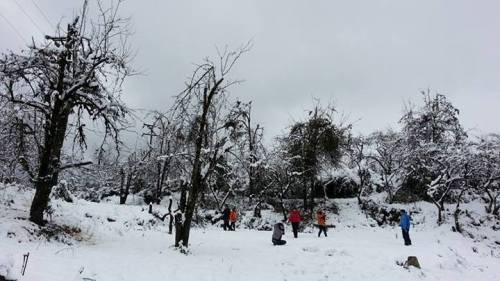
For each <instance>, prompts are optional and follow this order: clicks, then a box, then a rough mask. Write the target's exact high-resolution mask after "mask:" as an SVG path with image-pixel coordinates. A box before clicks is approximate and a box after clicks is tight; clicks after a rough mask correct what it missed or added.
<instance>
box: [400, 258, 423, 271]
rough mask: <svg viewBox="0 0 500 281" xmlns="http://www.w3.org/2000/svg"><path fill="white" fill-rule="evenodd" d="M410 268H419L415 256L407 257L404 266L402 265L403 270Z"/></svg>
mask: <svg viewBox="0 0 500 281" xmlns="http://www.w3.org/2000/svg"><path fill="white" fill-rule="evenodd" d="M410 266H414V267H416V268H419V269H420V268H421V267H420V263H419V262H418V259H417V257H415V256H409V257H408V259H407V260H406V262H405V264H404V267H405V268H408V267H410Z"/></svg>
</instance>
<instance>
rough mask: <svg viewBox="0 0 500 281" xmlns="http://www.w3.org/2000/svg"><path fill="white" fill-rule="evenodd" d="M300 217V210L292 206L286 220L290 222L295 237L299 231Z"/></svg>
mask: <svg viewBox="0 0 500 281" xmlns="http://www.w3.org/2000/svg"><path fill="white" fill-rule="evenodd" d="M301 220H302V218H301V217H300V211H299V210H297V208H296V207H293V208H292V209H291V210H290V212H289V215H288V221H289V222H290V223H292V230H293V237H295V238H297V236H298V232H299V224H300V221H301Z"/></svg>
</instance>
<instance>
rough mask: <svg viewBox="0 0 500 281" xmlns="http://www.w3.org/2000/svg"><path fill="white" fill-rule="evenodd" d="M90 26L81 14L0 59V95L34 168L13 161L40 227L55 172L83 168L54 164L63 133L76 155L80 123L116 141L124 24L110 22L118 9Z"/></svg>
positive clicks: (124, 72) (82, 138)
mask: <svg viewBox="0 0 500 281" xmlns="http://www.w3.org/2000/svg"><path fill="white" fill-rule="evenodd" d="M98 8H99V10H100V14H99V16H98V17H97V19H96V21H91V20H90V18H89V15H88V8H87V2H85V4H84V8H83V10H82V12H81V13H80V14H79V15H78V16H76V17H75V19H74V20H73V22H71V23H70V24H68V25H67V28H66V29H65V30H58V34H57V35H55V36H46V40H45V41H44V42H42V43H40V44H37V43H35V42H33V45H31V46H30V47H29V49H28V50H25V51H24V52H21V53H18V54H16V53H10V54H4V55H3V57H2V58H1V59H0V83H1V87H2V88H1V91H0V93H1V95H2V98H3V99H6V100H8V102H9V103H10V104H12V105H15V106H16V108H17V109H18V111H19V115H21V116H23V118H22V120H21V119H20V120H19V121H20V122H22V123H21V126H22V127H23V129H22V130H20V132H21V133H22V136H21V139H20V141H25V140H27V139H30V140H32V142H33V143H34V144H36V148H37V153H38V161H39V162H38V163H37V164H36V165H35V166H34V167H33V165H31V166H30V165H29V164H30V163H26V162H25V161H24V160H25V159H26V158H25V157H20V158H19V159H20V163H21V165H22V166H23V168H24V169H25V170H26V172H27V173H28V174H29V175H30V177H31V179H32V181H33V182H34V185H35V187H36V192H35V196H34V198H33V202H32V205H31V210H30V220H31V221H33V222H35V223H37V224H44V220H43V212H44V210H45V209H46V207H47V204H48V201H49V195H50V193H51V190H52V187H53V186H55V185H56V184H57V182H58V176H59V173H60V171H62V170H64V169H67V168H71V167H78V166H81V165H84V164H88V162H86V161H84V162H77V163H61V153H62V149H63V145H64V143H65V140H66V137H67V133H68V131H69V129H70V128H71V129H73V130H74V133H75V139H76V140H77V142H78V144H79V145H80V147H81V148H82V149H84V148H85V147H86V135H85V124H84V120H85V119H86V118H88V119H89V120H95V121H102V122H103V124H104V127H105V135H106V137H110V138H111V139H113V140H114V142H115V143H117V144H118V143H119V139H118V133H119V131H120V129H121V127H122V125H123V121H124V119H125V116H126V114H127V112H128V109H127V108H126V107H125V105H124V104H123V103H122V102H121V101H120V93H121V87H120V86H121V83H122V81H123V79H124V78H125V77H127V76H128V75H130V74H131V69H130V67H129V60H130V53H129V49H128V47H127V44H126V41H124V40H125V39H126V37H127V35H128V34H129V31H128V26H127V21H126V20H125V19H122V18H119V17H118V16H117V10H118V6H116V7H111V8H110V9H107V8H103V7H101V6H99V7H98Z"/></svg>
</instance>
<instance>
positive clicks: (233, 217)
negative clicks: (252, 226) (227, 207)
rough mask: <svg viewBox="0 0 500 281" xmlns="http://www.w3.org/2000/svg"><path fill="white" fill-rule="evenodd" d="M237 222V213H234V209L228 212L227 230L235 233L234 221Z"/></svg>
mask: <svg viewBox="0 0 500 281" xmlns="http://www.w3.org/2000/svg"><path fill="white" fill-rule="evenodd" d="M237 220H238V212H236V208H233V209H232V210H231V211H230V212H229V221H230V222H231V224H230V225H229V230H232V231H235V230H236V221H237Z"/></svg>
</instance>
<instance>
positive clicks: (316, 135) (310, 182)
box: [283, 105, 350, 212]
mask: <svg viewBox="0 0 500 281" xmlns="http://www.w3.org/2000/svg"><path fill="white" fill-rule="evenodd" d="M333 113H334V110H333V108H328V107H327V108H323V107H321V106H320V105H317V106H315V108H314V109H313V110H311V111H309V113H308V117H307V119H306V120H304V121H299V122H296V123H294V124H292V126H291V128H290V132H289V133H288V135H287V136H285V138H283V141H285V143H286V148H287V153H288V156H287V157H289V159H290V160H291V161H290V162H291V165H292V167H293V172H295V173H296V174H297V176H298V178H300V182H301V185H302V199H303V205H304V209H305V210H309V211H311V212H312V210H313V207H314V191H315V188H316V186H317V183H318V177H319V175H320V172H321V171H322V168H325V167H331V166H335V165H336V164H337V163H338V162H339V160H340V158H341V155H342V153H341V147H342V146H343V145H344V143H345V142H346V137H347V132H348V130H349V129H350V126H345V127H343V126H340V125H337V124H336V123H335V122H334V119H333Z"/></svg>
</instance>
